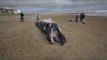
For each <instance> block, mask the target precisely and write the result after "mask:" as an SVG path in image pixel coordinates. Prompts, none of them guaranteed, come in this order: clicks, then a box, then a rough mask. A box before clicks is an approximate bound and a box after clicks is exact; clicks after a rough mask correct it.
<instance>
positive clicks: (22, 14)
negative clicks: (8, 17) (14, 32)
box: [20, 12, 24, 22]
mask: <svg viewBox="0 0 107 60" xmlns="http://www.w3.org/2000/svg"><path fill="white" fill-rule="evenodd" d="M20 22H24V13H23V12H21V13H20Z"/></svg>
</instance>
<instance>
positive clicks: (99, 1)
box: [0, 0, 107, 11]
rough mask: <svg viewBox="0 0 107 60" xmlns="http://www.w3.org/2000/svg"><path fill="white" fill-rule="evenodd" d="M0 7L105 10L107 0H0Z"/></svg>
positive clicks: (106, 8)
mask: <svg viewBox="0 0 107 60" xmlns="http://www.w3.org/2000/svg"><path fill="white" fill-rule="evenodd" d="M0 6H1V7H12V8H16V9H20V10H22V11H28V10H29V11H30V10H31V11H32V10H37V9H38V10H44V11H45V10H52V11H60V10H69V11H75V10H76V11H79V10H98V9H102V10H107V0H0Z"/></svg>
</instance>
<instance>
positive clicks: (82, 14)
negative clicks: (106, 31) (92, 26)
mask: <svg viewBox="0 0 107 60" xmlns="http://www.w3.org/2000/svg"><path fill="white" fill-rule="evenodd" d="M83 19H85V13H81V14H80V22H82V24H84V21H83Z"/></svg>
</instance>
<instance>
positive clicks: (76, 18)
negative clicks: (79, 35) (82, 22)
mask: <svg viewBox="0 0 107 60" xmlns="http://www.w3.org/2000/svg"><path fill="white" fill-rule="evenodd" d="M78 18H79V15H78V14H76V15H75V22H78Z"/></svg>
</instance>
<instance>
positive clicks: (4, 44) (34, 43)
mask: <svg viewBox="0 0 107 60" xmlns="http://www.w3.org/2000/svg"><path fill="white" fill-rule="evenodd" d="M46 18H52V19H53V20H54V21H55V22H56V23H57V24H58V25H59V26H60V27H61V29H62V31H63V34H64V35H65V37H66V39H67V43H66V45H65V46H60V44H59V43H57V42H55V43H54V44H52V45H51V44H49V43H48V41H47V40H46V38H45V36H44V35H43V34H42V33H41V32H40V30H39V29H38V28H37V27H36V26H35V24H34V23H35V22H36V15H32V14H29V15H25V21H24V22H20V21H19V15H0V60H37V59H38V60H75V59H79V60H80V59H81V60H107V17H104V16H103V17H99V16H95V17H92V16H86V19H85V24H82V23H80V22H74V20H75V18H74V16H73V15H72V14H40V19H41V20H42V19H46ZM69 20H72V22H69Z"/></svg>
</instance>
